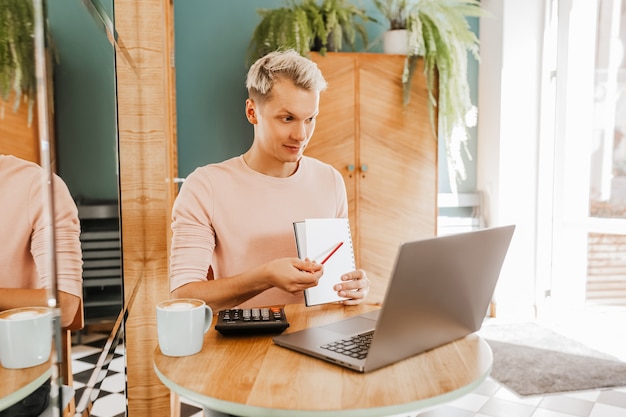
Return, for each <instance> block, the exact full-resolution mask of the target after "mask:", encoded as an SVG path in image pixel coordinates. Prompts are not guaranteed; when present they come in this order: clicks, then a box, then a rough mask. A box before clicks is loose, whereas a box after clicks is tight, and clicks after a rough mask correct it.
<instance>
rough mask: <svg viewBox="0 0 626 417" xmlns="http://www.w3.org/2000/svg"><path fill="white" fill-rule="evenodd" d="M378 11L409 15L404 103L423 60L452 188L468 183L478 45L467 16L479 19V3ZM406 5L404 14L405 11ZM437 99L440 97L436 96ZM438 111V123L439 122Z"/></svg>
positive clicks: (432, 1) (397, 3) (428, 2)
mask: <svg viewBox="0 0 626 417" xmlns="http://www.w3.org/2000/svg"><path fill="white" fill-rule="evenodd" d="M375 4H376V6H377V7H378V9H379V10H380V11H381V13H383V15H384V16H385V17H387V19H389V16H406V28H407V31H408V45H407V57H406V60H405V66H404V72H403V74H402V83H403V86H404V89H403V90H404V103H405V104H408V102H409V99H410V95H409V94H410V91H411V80H412V78H413V73H414V72H415V68H416V64H417V61H418V59H420V58H422V57H423V59H424V71H425V73H426V82H427V88H428V95H429V111H430V118H431V123H432V124H433V128H434V127H435V120H438V123H439V124H438V126H439V136H440V137H441V138H442V139H443V140H444V141H445V143H446V149H447V161H448V165H449V168H450V170H449V171H450V174H451V177H452V175H454V177H455V178H454V179H455V180H456V181H454V182H453V181H451V185H452V186H453V188H454V187H455V184H456V182H458V181H460V180H464V179H465V178H466V172H465V166H464V163H463V158H462V152H461V151H462V149H465V151H466V154H467V155H468V156H470V157H471V155H469V152H468V151H467V149H466V143H467V138H468V130H467V129H468V128H470V127H472V126H474V125H475V124H476V107H475V106H474V105H473V104H472V101H471V97H470V88H469V84H468V80H467V54H468V51H469V52H470V53H471V54H472V55H473V56H474V57H475V58H476V59H477V60H479V59H480V58H479V54H478V46H479V41H478V38H477V37H476V35H475V34H474V32H473V31H472V30H471V28H470V26H469V23H468V21H467V17H480V16H482V15H483V11H482V9H481V8H480V3H479V1H478V0H417V1H410V0H375ZM403 6H404V9H402V7H403ZM436 89H437V90H438V95H437V97H435V93H434V92H435V91H436ZM435 109H437V116H438V117H437V119H436V118H435Z"/></svg>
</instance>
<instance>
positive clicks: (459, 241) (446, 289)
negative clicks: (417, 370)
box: [273, 225, 515, 372]
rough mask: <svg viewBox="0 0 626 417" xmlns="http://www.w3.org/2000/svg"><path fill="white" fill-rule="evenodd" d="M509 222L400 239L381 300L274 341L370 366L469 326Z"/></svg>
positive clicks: (476, 321) (484, 297)
mask: <svg viewBox="0 0 626 417" xmlns="http://www.w3.org/2000/svg"><path fill="white" fill-rule="evenodd" d="M514 229H515V226H514V225H511V226H503V227H494V228H489V229H482V230H478V231H473V232H468V233H461V234H457V235H450V236H444V237H436V238H432V239H425V240H418V241H413V242H406V243H403V244H401V245H400V248H399V250H398V255H397V257H396V262H395V266H394V271H393V274H392V276H391V280H390V281H389V285H388V288H387V293H386V294H385V300H384V302H383V305H382V308H380V309H379V310H376V311H372V312H369V313H365V314H361V315H358V316H355V317H351V318H348V319H344V320H341V321H339V322H335V323H331V324H326V325H323V326H318V327H311V328H308V329H304V330H300V331H296V332H293V333H286V334H282V335H279V336H276V337H274V339H273V341H274V343H276V344H277V345H279V346H283V347H286V348H289V349H293V350H296V351H298V352H302V353H305V354H307V355H311V356H314V357H316V358H320V359H323V360H326V361H329V362H332V363H335V364H338V365H341V366H344V367H347V368H350V369H354V370H356V371H359V372H369V371H373V370H375V369H379V368H382V367H384V366H387V365H391V364H393V363H396V362H398V361H400V360H402V359H406V358H408V357H411V356H414V355H417V354H418V353H422V352H425V351H427V350H430V349H433V348H436V347H438V346H441V345H444V344H446V343H449V342H452V341H455V340H457V339H460V338H462V337H464V336H466V335H468V334H470V333H473V332H475V331H477V330H478V329H480V326H481V325H482V322H483V319H484V318H485V315H486V312H487V309H488V307H489V302H490V301H491V298H492V296H493V292H494V289H495V286H496V282H497V281H498V277H499V275H500V269H501V268H502V263H503V262H504V258H505V256H506V253H507V250H508V247H509V243H510V242H511V238H512V236H513V231H514ZM361 348H368V349H369V350H368V352H366V353H362V352H361Z"/></svg>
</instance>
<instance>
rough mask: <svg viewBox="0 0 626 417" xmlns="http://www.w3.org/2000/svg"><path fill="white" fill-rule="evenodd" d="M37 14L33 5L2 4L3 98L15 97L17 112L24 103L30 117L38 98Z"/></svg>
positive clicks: (0, 92) (0, 89) (0, 77)
mask: <svg viewBox="0 0 626 417" xmlns="http://www.w3.org/2000/svg"><path fill="white" fill-rule="evenodd" d="M33 34H34V12H33V3H32V2H31V1H0V97H2V99H3V100H4V101H8V99H9V96H10V95H11V92H14V93H15V100H14V103H13V109H14V111H17V110H18V109H19V106H20V103H21V102H22V101H27V102H29V108H30V110H31V111H30V113H29V114H31V115H32V107H33V103H34V101H35V97H36V87H37V82H36V79H35V51H34V46H35V45H34V42H33Z"/></svg>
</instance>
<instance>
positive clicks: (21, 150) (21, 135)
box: [0, 94, 41, 164]
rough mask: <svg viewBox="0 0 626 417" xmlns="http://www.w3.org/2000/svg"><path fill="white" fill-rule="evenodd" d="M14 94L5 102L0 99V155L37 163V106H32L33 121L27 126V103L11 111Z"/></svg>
mask: <svg viewBox="0 0 626 417" xmlns="http://www.w3.org/2000/svg"><path fill="white" fill-rule="evenodd" d="M13 100H14V94H11V96H10V97H9V100H8V101H7V102H4V101H2V99H0V113H1V114H3V116H4V117H3V118H0V154H4V155H13V156H16V157H18V158H22V159H25V160H27V161H32V162H35V163H37V164H38V163H39V161H40V159H41V155H40V152H39V130H38V129H37V106H33V120H32V122H31V124H30V126H29V125H28V103H22V104H21V105H20V108H19V109H18V111H17V112H14V111H13Z"/></svg>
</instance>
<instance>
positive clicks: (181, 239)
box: [170, 171, 215, 291]
mask: <svg viewBox="0 0 626 417" xmlns="http://www.w3.org/2000/svg"><path fill="white" fill-rule="evenodd" d="M203 175H204V177H203ZM212 196H213V193H212V187H211V182H210V179H209V178H206V175H205V174H204V173H201V172H200V171H195V172H194V173H192V174H190V175H189V176H188V177H187V180H186V181H185V183H184V184H183V186H182V188H181V190H180V193H179V194H178V196H177V197H176V201H175V202H174V207H173V210H172V244H171V248H170V291H174V290H175V289H176V288H178V287H181V286H183V285H185V284H188V283H190V282H197V281H205V280H207V274H208V273H209V268H210V266H211V262H212V259H213V251H214V249H215V231H214V229H213V226H212V216H211V212H212Z"/></svg>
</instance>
